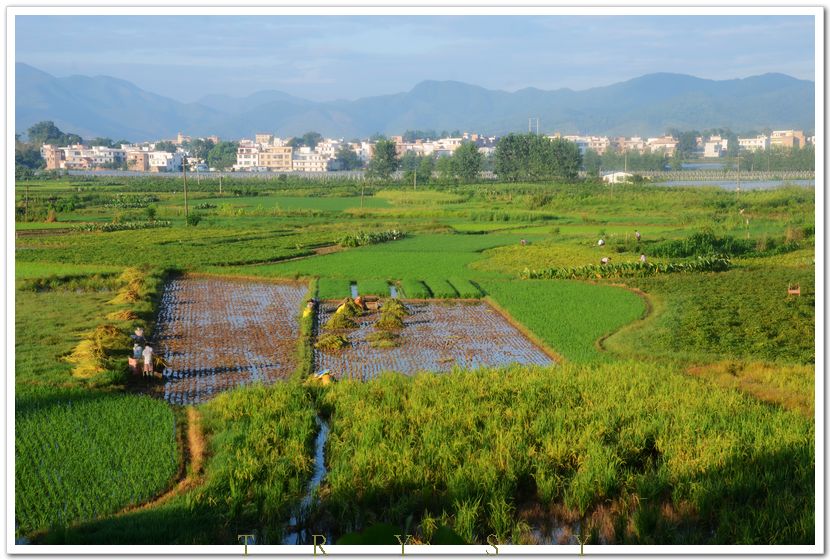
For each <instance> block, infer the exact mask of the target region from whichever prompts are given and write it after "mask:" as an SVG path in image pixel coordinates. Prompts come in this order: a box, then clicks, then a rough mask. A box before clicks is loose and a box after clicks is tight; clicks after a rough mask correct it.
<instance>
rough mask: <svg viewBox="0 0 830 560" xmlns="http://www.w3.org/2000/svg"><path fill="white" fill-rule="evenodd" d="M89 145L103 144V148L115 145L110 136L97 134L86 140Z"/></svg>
mask: <svg viewBox="0 0 830 560" xmlns="http://www.w3.org/2000/svg"><path fill="white" fill-rule="evenodd" d="M87 144H89V145H90V146H103V147H104V148H114V147H115V145H114V144H113V142H112V138H107V137H101V136H98V137H97V138H93V139H92V140H89V141H88V142H87Z"/></svg>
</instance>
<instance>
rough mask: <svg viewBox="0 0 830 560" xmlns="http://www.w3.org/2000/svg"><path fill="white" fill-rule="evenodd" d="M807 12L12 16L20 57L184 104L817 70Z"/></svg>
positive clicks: (803, 74) (810, 74) (59, 72)
mask: <svg viewBox="0 0 830 560" xmlns="http://www.w3.org/2000/svg"><path fill="white" fill-rule="evenodd" d="M813 25H814V24H813V18H812V17H809V16H786V17H785V16H594V15H592V16H177V17H171V16H141V17H139V16H18V17H17V20H16V60H17V61H18V62H25V63H27V64H31V65H32V66H35V67H37V68H40V69H41V70H44V71H46V72H49V73H50V74H53V75H56V76H67V75H71V74H86V75H101V74H103V75H109V76H115V77H118V78H123V79H126V80H129V81H131V82H133V83H135V84H136V85H138V86H139V87H142V88H144V89H147V90H149V91H152V92H154V93H159V94H161V95H166V96H169V97H172V98H174V99H178V100H181V101H195V100H197V99H199V98H200V97H202V96H203V95H205V94H208V93H221V94H229V95H236V96H243V95H247V94H250V93H253V92H255V91H259V90H263V89H277V90H281V91H285V92H288V93H291V94H294V95H297V96H300V97H305V98H308V99H314V100H320V101H322V100H332V99H355V98H358V97H363V96H368V95H378V94H385V93H397V92H401V91H407V90H409V89H411V88H412V87H413V86H414V85H415V84H417V83H418V82H420V81H422V80H427V79H431V80H459V81H463V82H467V83H472V84H476V85H480V86H483V87H487V88H492V89H504V90H508V91H514V90H517V89H521V88H524V87H537V88H540V89H557V88H561V87H569V88H572V89H577V90H580V89H586V88H589V87H594V86H601V85H608V84H611V83H615V82H618V81H623V80H626V79H630V78H634V77H637V76H640V75H643V74H648V73H652V72H678V73H685V74H692V75H695V76H699V77H703V78H712V79H727V78H742V77H746V76H751V75H756V74H762V73H765V72H781V73H785V74H789V75H791V76H795V77H797V78H802V79H809V80H814V72H815V62H814V28H813Z"/></svg>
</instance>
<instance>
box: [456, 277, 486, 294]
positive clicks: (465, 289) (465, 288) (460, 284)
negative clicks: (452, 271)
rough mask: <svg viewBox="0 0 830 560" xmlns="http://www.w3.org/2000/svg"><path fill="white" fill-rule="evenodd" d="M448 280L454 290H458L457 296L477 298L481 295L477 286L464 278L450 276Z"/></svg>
mask: <svg viewBox="0 0 830 560" xmlns="http://www.w3.org/2000/svg"><path fill="white" fill-rule="evenodd" d="M449 282H450V284H452V287H453V288H455V291H456V292H458V297H460V298H463V299H477V298H480V297H481V296H482V295H483V294H482V293H481V290H480V289H479V288H478V286H476V285H475V284H473V283H472V282H470V281H469V280H468V279H466V278H457V277H455V278H450V279H449Z"/></svg>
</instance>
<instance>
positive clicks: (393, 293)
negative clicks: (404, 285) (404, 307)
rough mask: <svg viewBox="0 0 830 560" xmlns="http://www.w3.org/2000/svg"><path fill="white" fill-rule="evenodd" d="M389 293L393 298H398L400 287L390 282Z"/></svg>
mask: <svg viewBox="0 0 830 560" xmlns="http://www.w3.org/2000/svg"><path fill="white" fill-rule="evenodd" d="M389 295H390V296H392V297H393V298H397V297H398V287H397V286H393V285H392V284H389Z"/></svg>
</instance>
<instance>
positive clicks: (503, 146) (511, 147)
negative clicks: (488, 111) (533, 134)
mask: <svg viewBox="0 0 830 560" xmlns="http://www.w3.org/2000/svg"><path fill="white" fill-rule="evenodd" d="M494 158H495V170H496V174H497V175H498V176H499V178H500V179H502V180H504V181H518V180H519V179H521V178H524V177H526V176H527V173H528V166H529V164H530V135H528V134H515V133H510V134H508V135H507V136H504V137H503V138H501V139H500V140H499V143H498V144H496V151H495V155H494Z"/></svg>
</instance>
